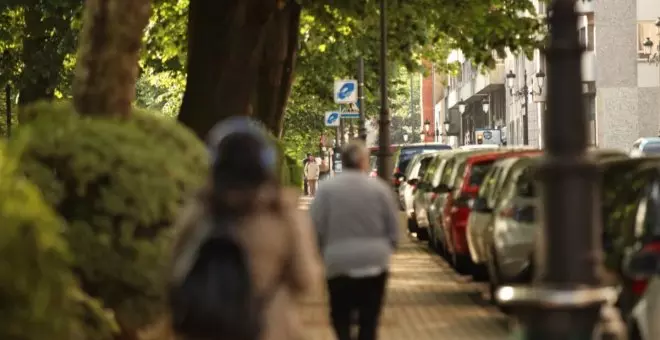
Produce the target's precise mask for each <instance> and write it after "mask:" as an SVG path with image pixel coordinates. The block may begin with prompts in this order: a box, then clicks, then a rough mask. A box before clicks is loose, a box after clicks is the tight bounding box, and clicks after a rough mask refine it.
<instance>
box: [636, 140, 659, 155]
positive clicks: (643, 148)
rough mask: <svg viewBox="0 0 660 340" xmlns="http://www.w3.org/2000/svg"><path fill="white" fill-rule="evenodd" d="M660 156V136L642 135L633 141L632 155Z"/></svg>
mask: <svg viewBox="0 0 660 340" xmlns="http://www.w3.org/2000/svg"><path fill="white" fill-rule="evenodd" d="M642 156H660V137H642V138H640V139H638V140H636V141H635V143H633V146H632V148H631V149H630V157H642Z"/></svg>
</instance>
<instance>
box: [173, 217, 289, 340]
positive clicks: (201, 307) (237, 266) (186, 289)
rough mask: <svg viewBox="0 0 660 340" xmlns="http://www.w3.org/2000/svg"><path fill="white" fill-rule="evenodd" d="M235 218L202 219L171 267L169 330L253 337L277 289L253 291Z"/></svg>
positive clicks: (213, 339)
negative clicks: (220, 219)
mask: <svg viewBox="0 0 660 340" xmlns="http://www.w3.org/2000/svg"><path fill="white" fill-rule="evenodd" d="M236 227H237V226H236V224H235V223H229V222H225V223H213V222H206V223H205V225H202V226H200V228H199V229H198V230H196V234H195V235H194V236H193V237H191V239H190V241H189V243H188V244H186V245H185V247H186V248H185V249H184V251H183V252H182V255H181V256H180V258H179V259H176V262H175V266H174V280H173V283H172V284H171V285H170V289H169V295H170V307H171V313H172V323H173V324H172V326H173V329H174V331H175V332H176V333H177V334H179V335H183V336H187V337H191V338H197V339H206V340H225V339H226V340H258V339H260V338H261V334H262V331H263V326H264V325H263V321H264V320H263V313H264V308H265V307H267V305H268V303H269V302H270V301H269V300H270V299H271V297H272V295H274V293H275V291H276V290H277V286H278V284H279V282H277V283H278V284H275V285H274V287H273V289H272V292H268V294H265V295H264V296H257V295H256V294H255V292H254V284H253V282H252V278H251V275H250V271H249V263H248V257H247V254H246V253H245V251H244V249H243V247H242V245H241V244H240V242H239V241H238V239H237V237H236V232H235V231H236Z"/></svg>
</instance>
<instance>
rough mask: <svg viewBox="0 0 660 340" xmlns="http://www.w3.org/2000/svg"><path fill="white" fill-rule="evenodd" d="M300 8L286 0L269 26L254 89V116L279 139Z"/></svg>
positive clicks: (292, 62) (291, 70) (289, 88)
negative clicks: (256, 84) (257, 81)
mask: <svg viewBox="0 0 660 340" xmlns="http://www.w3.org/2000/svg"><path fill="white" fill-rule="evenodd" d="M299 26H300V5H298V4H297V3H296V2H294V1H289V2H288V3H287V4H286V6H285V7H284V8H283V9H281V10H279V11H278V12H277V14H276V15H275V17H274V18H273V20H271V22H270V24H269V26H268V35H267V38H266V39H267V40H266V42H265V44H264V49H263V58H262V60H261V65H260V68H259V83H258V86H257V88H256V95H255V97H256V98H255V101H254V102H255V103H256V110H255V116H256V117H257V118H258V119H259V120H261V121H262V122H263V123H264V125H266V127H267V128H268V129H269V130H270V131H271V132H272V133H273V134H274V135H275V136H281V134H282V124H283V122H284V120H283V118H284V111H285V109H286V103H287V99H288V98H289V93H290V91H291V83H292V82H293V67H294V64H295V60H296V52H297V50H298V35H299Z"/></svg>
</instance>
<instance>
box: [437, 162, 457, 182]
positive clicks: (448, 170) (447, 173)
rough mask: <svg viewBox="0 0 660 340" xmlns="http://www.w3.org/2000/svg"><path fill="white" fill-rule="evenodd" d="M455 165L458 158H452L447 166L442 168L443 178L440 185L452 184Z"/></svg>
mask: <svg viewBox="0 0 660 340" xmlns="http://www.w3.org/2000/svg"><path fill="white" fill-rule="evenodd" d="M455 164H456V158H450V159H448V160H447V162H446V164H445V166H444V167H443V168H442V178H441V179H440V183H442V184H446V185H449V184H451V183H450V181H451V174H452V170H453V169H454V165H455Z"/></svg>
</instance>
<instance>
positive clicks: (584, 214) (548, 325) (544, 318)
mask: <svg viewBox="0 0 660 340" xmlns="http://www.w3.org/2000/svg"><path fill="white" fill-rule="evenodd" d="M549 20H550V25H551V30H550V32H551V36H550V44H549V47H548V49H547V51H546V54H547V56H548V72H549V74H550V76H549V77H548V89H547V106H548V114H547V115H545V116H544V119H545V120H544V124H543V127H544V133H543V137H544V141H545V143H544V144H545V147H546V149H545V150H546V155H545V156H546V157H544V160H543V162H542V163H541V165H540V168H539V169H538V178H539V180H540V183H541V191H540V192H541V199H542V202H541V205H540V207H541V209H542V213H541V214H540V216H542V233H541V237H540V238H539V240H540V242H539V243H538V248H537V250H536V252H535V256H536V257H537V258H536V266H535V270H534V271H535V279H534V282H533V285H532V287H502V288H500V290H499V291H498V293H497V298H498V300H499V301H500V302H501V303H510V304H512V305H514V306H517V307H519V308H521V310H520V313H519V316H520V318H521V321H522V322H523V324H524V326H525V330H524V332H525V338H526V339H528V340H532V339H533V340H567V339H594V337H593V334H594V330H595V329H596V325H597V323H598V320H599V317H600V312H601V307H602V306H603V305H604V304H605V303H606V302H610V299H611V298H612V297H616V295H617V294H616V291H615V290H614V289H610V288H604V287H602V286H601V283H600V281H599V279H598V277H597V272H598V270H597V268H598V266H600V265H602V263H601V254H602V244H601V236H600V235H602V228H601V225H600V222H601V221H600V219H599V218H597V216H600V209H601V208H600V202H599V200H600V192H599V191H600V187H599V185H598V181H599V180H598V177H599V176H598V168H597V166H596V165H595V164H594V163H592V162H591V161H589V159H588V158H587V157H586V153H587V145H588V143H587V140H588V133H587V119H588V118H587V115H586V112H585V109H584V105H583V100H582V80H581V74H582V73H581V54H582V52H583V47H582V46H581V44H580V42H579V39H578V28H577V22H578V14H577V13H576V12H575V0H554V1H553V4H552V15H551V16H550V17H549Z"/></svg>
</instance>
